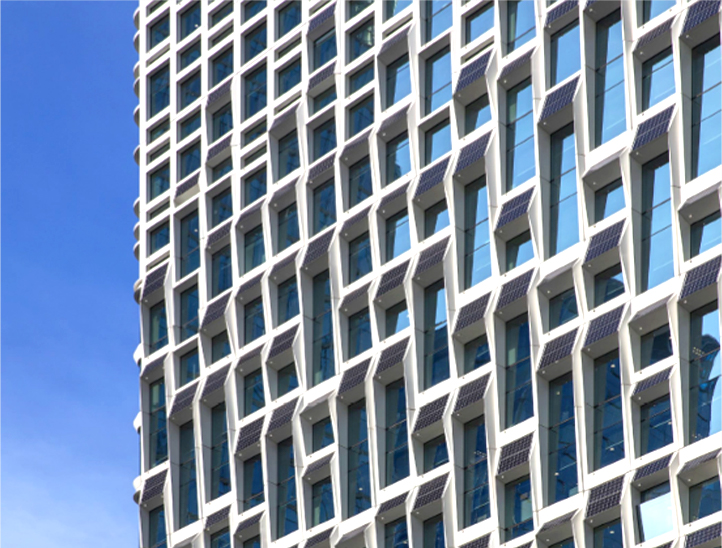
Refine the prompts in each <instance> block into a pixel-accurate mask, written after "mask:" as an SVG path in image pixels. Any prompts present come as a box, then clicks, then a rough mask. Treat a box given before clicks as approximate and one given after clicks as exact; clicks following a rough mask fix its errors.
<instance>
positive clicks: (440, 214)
mask: <svg viewBox="0 0 722 548" xmlns="http://www.w3.org/2000/svg"><path fill="white" fill-rule="evenodd" d="M447 226H449V208H448V207H447V206H446V200H441V201H440V202H437V203H435V204H434V205H432V206H431V207H430V208H428V209H427V210H426V211H424V237H425V238H428V237H430V236H433V235H434V234H436V233H437V232H439V231H440V230H443V229H444V228H446V227H447Z"/></svg>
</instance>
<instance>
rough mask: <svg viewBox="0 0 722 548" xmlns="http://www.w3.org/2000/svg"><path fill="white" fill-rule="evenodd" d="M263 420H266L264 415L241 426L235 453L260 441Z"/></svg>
mask: <svg viewBox="0 0 722 548" xmlns="http://www.w3.org/2000/svg"><path fill="white" fill-rule="evenodd" d="M264 420H266V417H265V416H264V417H261V418H260V419H256V420H255V421H253V422H250V423H248V424H246V425H245V426H242V427H241V431H240V432H239V433H238V443H237V444H236V453H240V452H241V451H243V450H244V449H248V448H249V447H251V446H252V445H255V444H257V443H258V442H260V441H261V432H262V431H263V421H264Z"/></svg>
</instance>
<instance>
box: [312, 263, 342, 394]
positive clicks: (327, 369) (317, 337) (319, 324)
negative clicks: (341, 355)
mask: <svg viewBox="0 0 722 548" xmlns="http://www.w3.org/2000/svg"><path fill="white" fill-rule="evenodd" d="M312 313H313V345H312V352H313V360H312V383H311V384H312V386H316V385H317V384H319V383H321V382H323V381H325V380H326V379H330V378H331V377H333V376H334V375H335V374H336V366H335V359H334V345H333V322H332V318H331V281H330V278H329V275H328V270H326V271H325V272H322V273H321V274H318V275H316V276H315V277H314V278H313V310H312Z"/></svg>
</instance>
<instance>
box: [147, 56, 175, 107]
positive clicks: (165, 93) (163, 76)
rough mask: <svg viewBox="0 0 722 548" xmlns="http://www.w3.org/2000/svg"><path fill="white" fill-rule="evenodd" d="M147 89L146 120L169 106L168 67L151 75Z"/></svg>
mask: <svg viewBox="0 0 722 548" xmlns="http://www.w3.org/2000/svg"><path fill="white" fill-rule="evenodd" d="M148 87H149V88H150V105H149V108H148V118H152V117H153V116H155V115H156V114H158V113H159V112H160V111H161V110H163V109H164V108H165V107H167V106H168V105H169V104H170V70H169V69H168V66H165V67H163V68H162V69H160V70H159V71H157V72H155V73H154V74H152V75H151V77H150V81H149V82H148Z"/></svg>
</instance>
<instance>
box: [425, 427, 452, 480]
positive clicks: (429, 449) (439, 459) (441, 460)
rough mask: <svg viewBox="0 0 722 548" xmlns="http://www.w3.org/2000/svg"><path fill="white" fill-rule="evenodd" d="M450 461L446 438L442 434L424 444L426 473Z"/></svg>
mask: <svg viewBox="0 0 722 548" xmlns="http://www.w3.org/2000/svg"><path fill="white" fill-rule="evenodd" d="M447 462H449V452H448V451H447V449H446V438H445V437H444V435H443V434H442V435H441V436H438V437H436V438H434V439H432V440H429V441H427V442H426V443H425V444H424V473H426V472H429V471H431V470H433V469H434V468H438V467H439V466H441V465H442V464H446V463H447Z"/></svg>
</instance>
